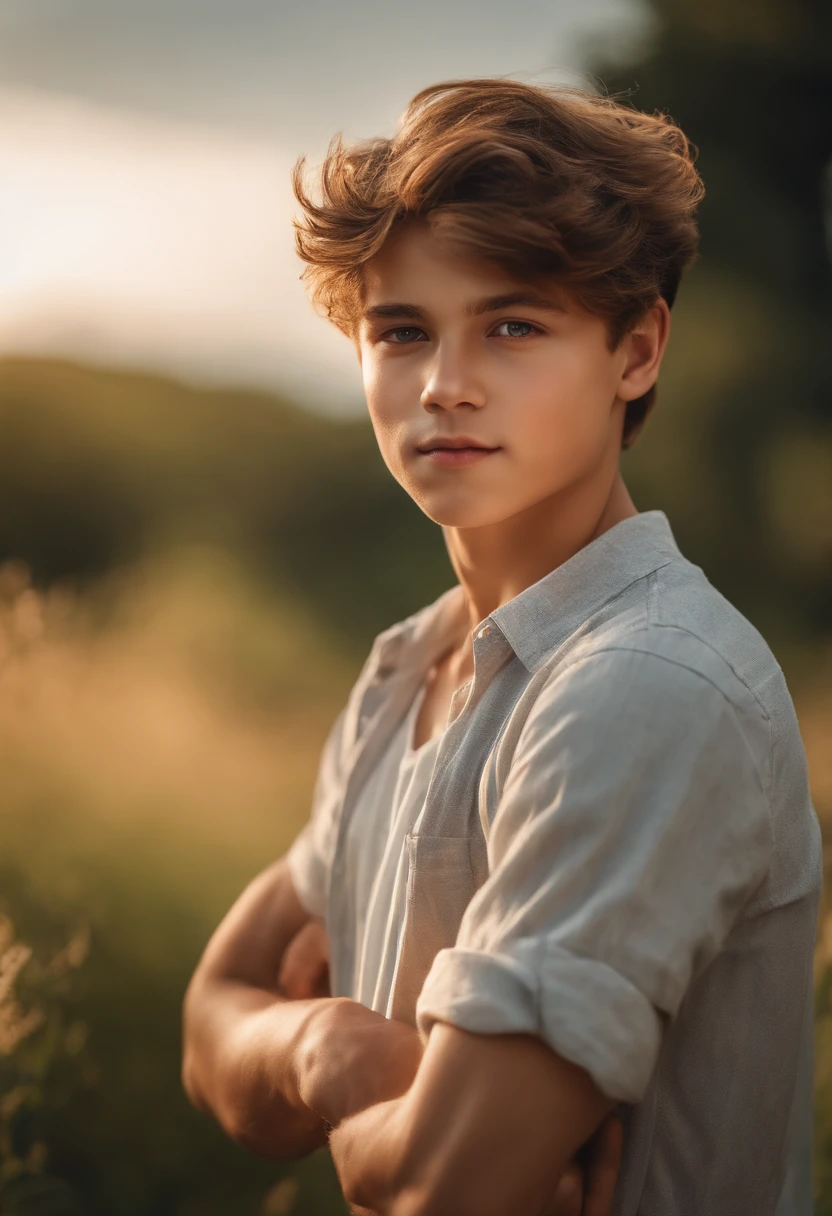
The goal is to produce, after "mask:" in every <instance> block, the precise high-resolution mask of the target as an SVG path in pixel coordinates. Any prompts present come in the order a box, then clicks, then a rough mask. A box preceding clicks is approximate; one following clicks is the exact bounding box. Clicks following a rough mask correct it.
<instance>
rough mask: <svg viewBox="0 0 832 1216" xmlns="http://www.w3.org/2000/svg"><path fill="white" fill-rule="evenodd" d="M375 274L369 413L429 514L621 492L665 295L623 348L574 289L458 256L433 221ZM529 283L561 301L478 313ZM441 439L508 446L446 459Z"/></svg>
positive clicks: (367, 323) (420, 226) (366, 325)
mask: <svg viewBox="0 0 832 1216" xmlns="http://www.w3.org/2000/svg"><path fill="white" fill-rule="evenodd" d="M365 269H366V276H365V292H364V305H363V311H362V317H361V320H360V326H359V329H358V332H357V336H356V339H355V343H356V349H357V352H358V357H359V361H360V363H361V368H362V375H363V380H364V390H365V393H366V397H367V405H368V408H369V412H370V418H371V420H372V424H373V428H374V430H375V434H376V438H377V440H378V444H379V448H380V451H381V454H382V457H383V459H384V461H385V463H386V464H387V467H388V468H389V469H390V472H391V473H392V474H393V476H394V477H395V478H396V480H397V481H398V482H399V483H400V485H402V486H403V487H404V489H405V490H406V491H407V493H408V494H409V495H410V496H411V498H413V499H414V500H415V501H416V502H417V503H418V504H419V506H420V507H421V509H422V510H423V511H424V512H425V514H426V515H427V516H429V518H431V519H432V520H434V522H436V523H439V524H442V525H444V526H448V527H454V528H471V527H481V526H483V525H488V524H495V523H498V522H500V521H501V520H504V519H507V518H508V517H510V516H513V515H516V514H517V513H518V512H521V511H524V510H526V509H528V508H530V507H532V506H534V505H536V504H538V503H541V502H542V501H543V500H544V499H548V498H551V497H553V496H555V495H564V494H565V495H567V496H568V493H569V490H570V489H572V488H575V489H578V488H579V486H580V484H582V483H585V482H586V481H587V479H595V480H597V481H598V482H599V486H601V492H602V493H603V484H604V483H605V482H608V483H609V487H611V486H612V483H613V481H614V479H615V477H616V476H617V475H618V461H619V456H620V451H621V432H622V427H623V420H624V410H625V406H626V402H627V401H628V400H632V399H634V398H636V397H638V396H641V395H642V394H643V393H644V392H646V391H647V389H648V388H649V387H650V386H651V385H652V383H653V382H654V381H655V379H656V376H657V375H658V363H659V362H660V360H661V353H662V350H663V349H664V343H665V342H666V338H667V332H666V329H667V326H666V321H667V317H666V313H667V307H666V305H665V304H664V301H660V302H659V305H657V306H656V308H655V309H654V310H653V313H651V317H654V320H652V321H651V320H648V323H647V326H646V332H645V333H644V334H643V335H639V334H638V333H636V334H635V335H628V336H627V337H626V338H625V340H624V343H623V344H622V346H621V347H619V349H618V350H617V351H616V352H614V353H612V352H611V351H610V350H609V349H608V347H607V343H606V330H605V325H604V322H603V321H602V320H601V319H600V318H598V317H595V316H592V315H590V314H587V313H586V312H583V311H580V310H578V309H577V307H576V306H575V305H574V304H570V303H569V301H568V300H567V298H566V296H565V295H564V294H563V292H557V291H556V290H555V289H554V288H549V287H543V288H541V287H539V286H536V287H534V288H531V287H530V286H529V285H528V284H523V283H519V282H517V281H516V280H514V279H512V278H510V277H508V276H507V275H506V274H504V273H503V272H502V271H501V270H500V269H499V268H496V267H492V266H490V265H489V264H488V263H485V262H482V261H472V260H468V259H465V260H462V259H459V258H451V257H449V256H448V254H447V253H445V252H443V250H442V249H441V247H440V245H439V244H438V242H437V241H436V239H435V238H434V237H433V236H432V234H431V232H430V229H429V228H428V226H427V224H426V223H425V222H424V221H422V220H417V221H411V222H410V223H409V224H408V225H406V226H403V227H402V228H400V229H399V230H398V231H397V232H394V233H393V234H392V235H391V236H390V238H388V240H387V242H386V243H385V245H384V247H383V249H382V250H381V251H380V253H379V254H377V255H376V257H375V258H373V259H372V261H371V262H370V263H369V264H368V265H367V267H366V268H365ZM521 291H522V292H523V294H524V295H528V294H529V293H530V292H531V291H535V292H536V293H537V294H539V295H540V294H542V295H545V297H546V299H551V300H552V302H553V305H558V306H559V307H553V308H551V309H549V308H547V307H545V304H544V303H543V302H541V303H537V304H531V303H520V302H516V303H512V304H503V305H499V306H497V307H493V306H492V307H490V308H489V309H488V311H486V312H482V313H476V314H472V313H471V312H470V311H469V310H470V309H471V306H473V305H475V304H477V302H480V301H483V300H485V299H486V298H488V297H497V296H506V295H509V294H515V293H517V292H521ZM491 303H492V305H493V303H494V301H493V300H492V301H491ZM391 306H395V307H394V308H391ZM400 306H404V307H400ZM382 310H384V311H383V313H382ZM663 318H664V320H663ZM663 327H664V332H663V333H662V329H663ZM437 434H439V435H442V436H456V435H466V436H469V437H472V438H474V439H475V440H477V441H479V442H480V443H482V444H485V445H487V446H488V447H491V448H496V449H497V450H496V451H492V452H491V453H489V454H487V455H485V456H481V457H479V458H478V459H476V460H474V461H473V462H471V463H453V464H451V463H445V462H444V461H443V459H442V458H436V457H433V456H430V455H427V454H425V453H423V452H420V451H419V450H418V447H417V445H418V444H423V443H424V442H425V441H427V440H429V439H431V438H432V437H435V436H436V435H437Z"/></svg>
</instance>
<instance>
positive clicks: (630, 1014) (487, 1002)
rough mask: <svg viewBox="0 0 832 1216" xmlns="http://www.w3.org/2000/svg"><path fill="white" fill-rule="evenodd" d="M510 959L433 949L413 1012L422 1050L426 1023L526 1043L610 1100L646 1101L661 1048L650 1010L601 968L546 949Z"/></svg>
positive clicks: (541, 945) (530, 947)
mask: <svg viewBox="0 0 832 1216" xmlns="http://www.w3.org/2000/svg"><path fill="white" fill-rule="evenodd" d="M513 945H514V946H515V947H523V946H525V947H526V948H527V949H525V950H523V954H527V955H528V957H527V958H526V959H525V961H522V960H521V959H518V958H517V957H516V956H515V955H514V954H512V955H509V954H506V953H503V954H495V953H485V952H483V951H479V950H469V949H464V948H462V947H458V946H452V947H448V948H446V949H443V950H440V951H439V952H438V954H437V955H436V957H435V958H434V960H433V965H432V967H431V969H430V971H429V973H428V976H427V978H426V980H425V983H424V985H423V987H422V991H421V993H420V994H419V999H418V1001H417V1004H416V1024H417V1027H418V1030H419V1033H420V1035H421V1036H422V1039H423V1041H425V1042H426V1041H427V1036H428V1034H429V1032H430V1029H431V1027H432V1025H433V1023H434V1022H437V1021H442V1022H451V1023H452V1024H453V1025H454V1026H459V1027H460V1028H461V1029H462V1030H470V1031H473V1032H474V1033H478V1034H518V1033H525V1034H534V1035H537V1036H538V1038H541V1039H543V1041H544V1042H546V1043H547V1044H548V1045H549V1046H550V1047H551V1048H552V1050H553V1051H555V1052H557V1054H558V1055H560V1056H563V1058H564V1059H566V1060H571V1061H572V1063H574V1064H577V1065H578V1066H579V1067H581V1068H583V1069H585V1071H586V1072H588V1073H589V1075H590V1076H591V1077H592V1079H593V1080H594V1081H595V1084H596V1085H597V1086H598V1088H599V1089H600V1090H601V1091H602V1092H603V1093H604V1094H606V1095H607V1097H608V1098H612V1099H615V1100H617V1101H621V1102H639V1101H641V1099H642V1098H643V1097H644V1094H645V1092H646V1090H647V1086H648V1085H649V1083H650V1078H651V1076H652V1073H653V1068H654V1066H655V1062H656V1057H657V1056H658V1051H659V1046H660V1043H661V1032H662V1023H661V1019H660V1018H659V1015H658V1013H657V1011H656V1010H655V1008H654V1007H653V1005H652V1004H651V1002H650V1001H649V1000H648V999H647V998H646V997H645V996H644V995H643V994H642V993H641V992H639V991H638V989H637V988H635V987H634V986H633V984H631V983H630V981H629V980H627V979H625V978H624V976H622V975H621V974H620V973H619V972H617V971H615V970H614V969H613V968H612V967H610V966H608V965H607V964H606V963H602V962H598V961H597V960H595V959H589V958H580V957H579V956H577V955H574V954H570V953H569V951H567V950H564V949H563V948H562V947H559V946H554V945H552V944H551V943H548V942H540V941H537V942H533V941H529V940H527V941H526V942H517V943H514V944H513Z"/></svg>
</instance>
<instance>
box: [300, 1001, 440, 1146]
mask: <svg viewBox="0 0 832 1216" xmlns="http://www.w3.org/2000/svg"><path fill="white" fill-rule="evenodd" d="M423 1055H424V1045H423V1043H422V1040H421V1038H420V1036H419V1032H418V1031H417V1030H415V1029H414V1028H413V1027H412V1026H408V1025H407V1024H406V1023H405V1022H399V1021H396V1020H395V1019H393V1018H387V1017H385V1016H384V1014H381V1013H376V1012H375V1011H374V1010H372V1009H368V1008H367V1006H366V1005H362V1004H361V1003H360V1002H359V1001H352V1000H349V999H348V998H347V997H341V998H331V999H330V1001H328V1002H327V1005H326V1006H325V1007H323V1008H322V1009H321V1014H320V1016H319V1017H318V1018H316V1021H315V1025H314V1029H313V1031H312V1033H311V1034H310V1035H309V1037H308V1039H307V1042H306V1044H305V1046H304V1053H303V1058H302V1060H301V1062H300V1068H299V1092H300V1096H301V1099H302V1101H303V1102H305V1103H306V1105H307V1106H308V1107H309V1109H310V1110H312V1111H314V1112H315V1113H316V1114H317V1115H319V1116H320V1117H321V1118H323V1119H324V1120H325V1121H326V1122H327V1123H328V1124H330V1125H331V1126H333V1127H337V1126H338V1125H339V1124H340V1123H341V1121H342V1120H343V1119H346V1118H348V1117H349V1116H350V1115H354V1114H357V1113H358V1112H359V1111H363V1110H366V1108H367V1107H369V1106H376V1105H378V1104H379V1103H381V1102H388V1101H391V1100H392V1099H393V1098H398V1097H401V1095H402V1094H404V1093H405V1092H406V1091H407V1090H408V1089H409V1088H410V1085H411V1084H412V1082H413V1079H414V1077H415V1076H416V1072H417V1070H418V1068H419V1064H420V1062H421V1059H422V1056H423Z"/></svg>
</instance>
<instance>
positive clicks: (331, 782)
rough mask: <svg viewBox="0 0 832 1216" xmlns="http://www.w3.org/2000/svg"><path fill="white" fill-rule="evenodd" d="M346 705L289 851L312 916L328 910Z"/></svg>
mask: <svg viewBox="0 0 832 1216" xmlns="http://www.w3.org/2000/svg"><path fill="white" fill-rule="evenodd" d="M345 716H346V706H345V707H344V708H343V709H342V710H341V712H340V713H339V714H338V716H337V718H336V719H335V721H334V722H333V724H332V726H331V727H330V729H329V733H328V734H327V737H326V740H325V741H324V745H323V748H322V749H321V756H320V760H319V761H318V771H317V775H316V778H315V786H314V789H313V792H312V805H311V808H310V812H309V819H308V821H307V822H306V824H305V825H304V827H303V828H302V829H301V831H300V832H299V833H298V835H297V836H296V837H295V839H294V841H293V842H292V844H291V845H290V846H289V849H288V851H287V853H286V857H287V860H288V865H289V871H290V873H291V875H292V881H293V882H294V884H295V889H296V891H297V894H298V898H299V899H300V902H301V903H302V904H303V906H304V907H305V908H306V909H307V911H308V912H311V913H312V915H313V916H320V917H323V916H324V915H325V913H326V898H327V891H328V886H329V871H330V869H331V866H332V855H333V851H334V847H335V829H336V826H337V824H336V813H337V809H338V805H339V800H340V795H341V787H342V777H343V773H342V768H343V765H342V763H341V751H342V739H343V730H344V720H345Z"/></svg>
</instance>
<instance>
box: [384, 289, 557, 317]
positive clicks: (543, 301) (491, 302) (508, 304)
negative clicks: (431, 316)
mask: <svg viewBox="0 0 832 1216" xmlns="http://www.w3.org/2000/svg"><path fill="white" fill-rule="evenodd" d="M518 305H519V306H525V307H526V308H540V309H542V310H544V311H546V312H558V313H562V314H565V313H566V309H565V308H564V307H563V305H562V304H559V303H558V302H557V300H555V299H552V297H550V296H544V295H540V294H538V293H537V292H535V291H513V292H508V293H504V294H503V295H498V296H484V297H483V298H482V299H479V300H472V301H471V303H470V304H467V305H466V306H465V309H464V312H465V316H466V317H480V316H482V315H483V314H484V313H487V312H499V311H500V310H501V309H503V308H514V307H516V306H518ZM390 317H408V318H410V319H411V320H414V321H424V320H427V313H426V312H425V311H424V309H422V308H419V306H418V305H417V304H399V303H394V304H373V305H371V307H370V308H367V309H365V310H364V313H363V315H362V319H363V320H365V321H376V320H381V319H389V318H390Z"/></svg>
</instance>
